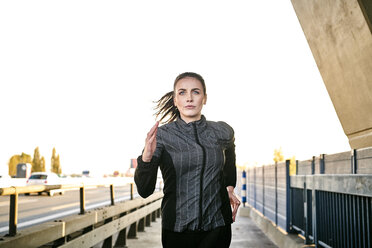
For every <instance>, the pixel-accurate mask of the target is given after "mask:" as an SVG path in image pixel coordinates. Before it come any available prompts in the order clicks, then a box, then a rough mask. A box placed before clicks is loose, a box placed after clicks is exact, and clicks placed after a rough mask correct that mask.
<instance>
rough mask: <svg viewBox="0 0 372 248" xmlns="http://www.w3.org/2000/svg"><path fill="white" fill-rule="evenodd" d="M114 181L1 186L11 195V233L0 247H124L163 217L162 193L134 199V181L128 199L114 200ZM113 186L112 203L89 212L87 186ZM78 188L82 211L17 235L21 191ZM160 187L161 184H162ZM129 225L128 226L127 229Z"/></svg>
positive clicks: (3, 193)
mask: <svg viewBox="0 0 372 248" xmlns="http://www.w3.org/2000/svg"><path fill="white" fill-rule="evenodd" d="M127 184H128V183H122V184H120V183H115V184H89V185H84V184H75V185H72V184H70V185H46V186H26V187H8V188H0V195H10V209H11V213H10V221H9V235H6V236H4V237H2V238H1V239H0V247H40V246H48V247H92V246H95V245H97V244H98V243H102V242H103V245H102V246H103V247H112V246H113V244H115V246H118V247H122V246H123V247H125V244H126V239H127V238H136V236H137V231H144V228H145V226H149V225H150V222H151V221H155V219H156V218H157V217H160V206H161V199H162V197H163V193H161V192H155V193H154V194H153V195H151V196H150V197H148V198H146V199H142V198H134V185H133V183H131V184H130V185H131V190H130V199H131V200H129V201H122V202H116V203H115V198H114V197H115V195H114V186H123V185H127ZM101 186H104V187H110V198H111V204H110V205H109V206H107V207H104V208H98V209H93V210H89V211H86V209H85V188H86V187H101ZM77 188H78V189H79V191H80V214H79V215H72V216H68V217H66V218H63V219H59V220H55V221H53V222H46V223H42V224H39V225H37V226H33V227H30V228H26V229H23V230H22V232H20V233H18V234H17V208H18V207H17V206H18V194H22V193H39V192H44V191H49V190H56V189H77ZM159 188H160V185H159ZM128 228H129V229H128Z"/></svg>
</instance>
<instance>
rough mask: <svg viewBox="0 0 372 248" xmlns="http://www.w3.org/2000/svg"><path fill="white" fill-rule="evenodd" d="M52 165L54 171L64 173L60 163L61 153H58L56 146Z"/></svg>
mask: <svg viewBox="0 0 372 248" xmlns="http://www.w3.org/2000/svg"><path fill="white" fill-rule="evenodd" d="M50 167H51V171H52V172H53V173H56V174H61V173H62V169H61V165H60V163H59V155H56V148H53V152H52V158H51V164H50Z"/></svg>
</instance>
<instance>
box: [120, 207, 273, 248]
mask: <svg viewBox="0 0 372 248" xmlns="http://www.w3.org/2000/svg"><path fill="white" fill-rule="evenodd" d="M137 236H138V239H127V246H128V247H129V248H132V247H136V248H148V247H152V248H161V247H162V246H161V219H159V218H157V219H156V222H151V227H146V228H145V232H138V235H137ZM243 247H244V248H247V247H248V248H249V247H252V248H253V247H254V248H257V247H260V248H261V247H262V248H273V247H277V246H276V245H275V244H274V243H273V242H271V241H270V239H269V238H268V237H266V236H265V234H264V233H263V232H262V231H261V230H260V229H259V228H258V227H257V226H256V225H255V223H254V222H253V220H252V219H250V218H249V217H245V216H239V214H238V216H237V217H236V222H235V223H234V224H233V225H232V240H231V246H230V248H243Z"/></svg>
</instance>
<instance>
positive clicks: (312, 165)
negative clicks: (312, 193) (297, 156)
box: [311, 156, 315, 175]
mask: <svg viewBox="0 0 372 248" xmlns="http://www.w3.org/2000/svg"><path fill="white" fill-rule="evenodd" d="M314 174H315V156H313V160H312V161H311V175H314Z"/></svg>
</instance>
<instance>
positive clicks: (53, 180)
mask: <svg viewBox="0 0 372 248" xmlns="http://www.w3.org/2000/svg"><path fill="white" fill-rule="evenodd" d="M58 184H61V180H60V178H59V177H58V175H57V174H55V173H48V172H34V173H32V174H31V176H30V177H29V178H28V179H27V181H26V185H27V186H30V185H58ZM46 193H47V194H48V195H49V196H53V195H55V194H60V195H63V194H64V193H65V191H64V190H63V189H53V190H49V191H46ZM41 194H42V192H39V195H41ZM26 195H29V193H26Z"/></svg>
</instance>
